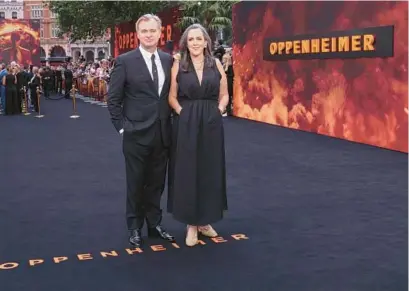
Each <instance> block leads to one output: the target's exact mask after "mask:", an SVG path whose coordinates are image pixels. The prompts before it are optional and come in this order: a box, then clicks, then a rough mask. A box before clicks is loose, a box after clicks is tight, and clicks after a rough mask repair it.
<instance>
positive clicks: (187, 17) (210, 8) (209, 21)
mask: <svg viewBox="0 0 409 291" xmlns="http://www.w3.org/2000/svg"><path fill="white" fill-rule="evenodd" d="M237 2H239V1H186V2H182V5H181V7H182V11H183V16H182V17H181V19H180V21H179V23H178V25H179V27H180V28H181V29H182V30H184V29H186V28H187V27H188V26H189V25H191V24H193V23H200V24H202V25H203V26H204V27H205V28H206V29H207V30H208V31H209V32H216V31H218V30H220V29H225V28H231V25H232V20H231V19H232V16H231V13H232V6H233V5H234V4H235V3H237Z"/></svg>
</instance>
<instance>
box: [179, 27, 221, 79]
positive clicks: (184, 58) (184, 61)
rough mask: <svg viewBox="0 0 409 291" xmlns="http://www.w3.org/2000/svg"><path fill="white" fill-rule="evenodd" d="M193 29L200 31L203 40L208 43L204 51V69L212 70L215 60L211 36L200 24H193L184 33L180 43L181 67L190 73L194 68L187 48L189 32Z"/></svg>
mask: <svg viewBox="0 0 409 291" xmlns="http://www.w3.org/2000/svg"><path fill="white" fill-rule="evenodd" d="M192 29H200V30H201V31H202V33H203V38H204V40H205V41H206V42H207V46H206V47H205V49H204V50H203V54H204V67H207V68H211V67H213V66H214V59H213V56H212V49H211V48H212V40H211V39H210V36H209V34H208V33H207V31H206V29H205V28H204V27H203V26H202V25H200V24H198V23H195V24H192V25H191V26H189V27H188V28H186V30H185V31H184V32H183V34H182V36H181V38H180V42H179V50H180V66H181V68H182V70H183V71H185V72H186V71H188V70H189V68H190V67H191V66H192V59H191V58H190V53H189V49H188V47H187V41H188V39H187V38H188V34H189V31H191V30H192Z"/></svg>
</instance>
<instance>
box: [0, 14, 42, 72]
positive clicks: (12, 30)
mask: <svg viewBox="0 0 409 291" xmlns="http://www.w3.org/2000/svg"><path fill="white" fill-rule="evenodd" d="M12 61H15V62H16V63H18V64H20V65H23V66H28V65H40V21H39V20H37V19H33V20H26V19H17V20H12V19H2V20H0V62H4V63H10V62H12Z"/></svg>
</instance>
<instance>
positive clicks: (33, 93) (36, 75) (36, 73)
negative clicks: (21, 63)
mask: <svg viewBox="0 0 409 291" xmlns="http://www.w3.org/2000/svg"><path fill="white" fill-rule="evenodd" d="M28 85H29V87H30V98H31V103H32V104H33V105H34V111H35V112H39V110H38V99H37V88H40V87H41V75H40V70H39V69H38V67H33V77H32V78H31V80H30V82H29V84H28Z"/></svg>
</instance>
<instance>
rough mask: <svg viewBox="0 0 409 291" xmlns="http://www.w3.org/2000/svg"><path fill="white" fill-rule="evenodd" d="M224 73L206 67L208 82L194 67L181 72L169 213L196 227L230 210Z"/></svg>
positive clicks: (175, 118)
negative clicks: (222, 97)
mask: <svg viewBox="0 0 409 291" xmlns="http://www.w3.org/2000/svg"><path fill="white" fill-rule="evenodd" d="M220 79H221V75H220V73H219V71H218V69H217V66H216V64H215V63H214V66H213V67H212V68H204V70H203V78H202V84H200V83H199V79H198V76H197V74H196V71H195V70H194V68H191V69H190V70H188V71H187V72H184V71H182V68H179V73H178V76H177V82H178V101H179V103H180V104H181V106H182V108H183V109H182V111H181V113H180V115H179V116H177V115H176V116H174V117H173V118H174V119H173V129H172V130H173V133H172V134H173V139H172V140H173V141H172V149H171V155H170V161H169V175H168V180H169V187H168V191H169V197H168V211H169V212H170V213H172V214H173V217H174V218H175V219H176V220H178V221H180V222H182V223H186V224H190V225H207V224H211V223H214V222H217V221H219V220H221V219H222V218H223V211H224V210H227V198H226V167H225V152H224V130H223V120H222V115H221V114H220V111H219V109H218V99H219V91H220Z"/></svg>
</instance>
